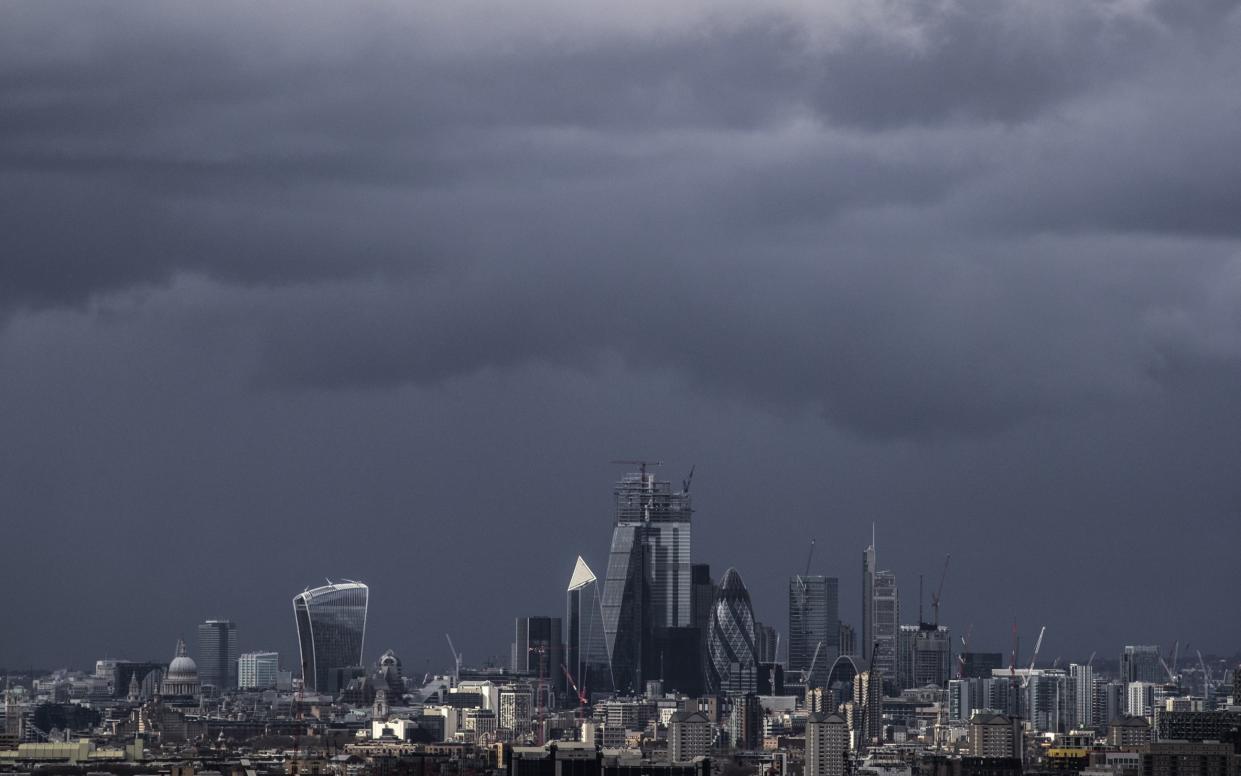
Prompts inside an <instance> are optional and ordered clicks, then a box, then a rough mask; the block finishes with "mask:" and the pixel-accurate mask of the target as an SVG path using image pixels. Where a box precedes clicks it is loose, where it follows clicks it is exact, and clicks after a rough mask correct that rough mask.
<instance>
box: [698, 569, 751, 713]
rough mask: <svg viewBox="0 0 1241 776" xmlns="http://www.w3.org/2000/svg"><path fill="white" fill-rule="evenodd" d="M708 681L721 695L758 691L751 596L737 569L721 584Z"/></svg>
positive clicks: (709, 640) (709, 639)
mask: <svg viewBox="0 0 1241 776" xmlns="http://www.w3.org/2000/svg"><path fill="white" fill-rule="evenodd" d="M707 679H708V682H709V684H710V686H711V689H712V690H713V691H714V692H716V693H719V694H721V695H745V694H746V693H752V692H755V691H756V690H757V689H758V650H757V647H756V646H755V641H754V610H753V607H752V606H751V605H750V593H749V591H748V590H746V589H745V583H744V582H742V581H741V575H740V574H738V573H737V570H736V569H731V568H730V569H729V570H728V571H727V572H726V573H725V574H724V578H723V579H722V580H720V588H719V591H718V592H717V593H716V596H715V608H714V609H713V610H712V611H711V626H710V633H709V635H708V636H707Z"/></svg>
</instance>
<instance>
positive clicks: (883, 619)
mask: <svg viewBox="0 0 1241 776" xmlns="http://www.w3.org/2000/svg"><path fill="white" fill-rule="evenodd" d="M871 577H872V580H873V582H872V586H871V591H872V593H871V617H870V627H871V634H870V642H871V644H870V649H871V650H872V652H873V654H871V655H870V669H871V670H872V671H878V672H880V673H882V674H883V678H884V681H886V682H888V683H889V684H892V683H894V682H895V681H896V638H897V633H898V632H899V630H900V624H899V623H900V616H901V605H900V598H899V594H898V592H897V588H896V575H895V574H893V573H892V572H891V571H876V572H874V574H872V575H871Z"/></svg>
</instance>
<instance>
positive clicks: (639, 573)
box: [603, 465, 693, 692]
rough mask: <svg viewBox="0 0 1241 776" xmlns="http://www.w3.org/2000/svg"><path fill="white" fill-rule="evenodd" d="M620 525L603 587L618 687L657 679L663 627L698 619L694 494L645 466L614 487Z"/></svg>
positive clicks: (630, 689)
mask: <svg viewBox="0 0 1241 776" xmlns="http://www.w3.org/2000/svg"><path fill="white" fill-rule="evenodd" d="M613 495H614V496H615V503H616V523H615V527H614V528H613V531H612V549H611V552H610V554H609V556H608V571H607V581H606V582H605V585H604V590H603V632H604V637H605V639H606V641H607V645H608V655H609V657H610V659H611V662H612V673H613V676H614V678H615V680H616V690H617V692H639V691H640V690H641V689H642V687H643V683H644V681H645V679H647V678H658V676H659V673H660V668H659V665H658V662H659V661H658V659H657V657H658V656H657V654H656V650H655V636H656V632H657V631H663V630H666V629H668V628H686V627H690V626H691V625H692V622H691V618H692V614H693V608H692V606H691V581H692V574H691V570H690V515H691V513H692V510H691V508H690V500H689V494H688V493H686V492H684V491H679V492H673V490H672V484H671V483H669V482H663V481H658V480H656V479H655V475H654V474H650V473H648V472H647V471H646V467H645V465H643V468H642V471H641V472H636V473H633V474H627V475H625V476H624V477H622V478H621V481H620V482H618V483H617V484H616V488H615V489H614V490H613Z"/></svg>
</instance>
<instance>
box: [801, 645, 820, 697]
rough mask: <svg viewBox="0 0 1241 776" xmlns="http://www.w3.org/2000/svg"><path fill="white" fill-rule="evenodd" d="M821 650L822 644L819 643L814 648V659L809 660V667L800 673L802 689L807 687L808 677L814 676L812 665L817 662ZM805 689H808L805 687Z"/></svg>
mask: <svg viewBox="0 0 1241 776" xmlns="http://www.w3.org/2000/svg"><path fill="white" fill-rule="evenodd" d="M821 649H823V642H821V641H820V642H819V643H818V644H817V645H816V646H815V648H814V657H812V658H810V667H809V668H807V669H806V670H804V671H802V672H801V683H802V686H803V687H807V683H808V682H809V681H810V677H811V676H812V675H813V674H814V665H815V663H818V662H819V650H821ZM807 689H809V688H808V687H807Z"/></svg>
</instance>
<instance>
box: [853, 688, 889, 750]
mask: <svg viewBox="0 0 1241 776" xmlns="http://www.w3.org/2000/svg"><path fill="white" fill-rule="evenodd" d="M853 708H854V713H855V715H856V732H857V734H858V735H857V744H858V749H859V750H865V749H868V748H869V747H870V746H871V745H873V744H881V743H883V677H882V676H881V675H880V674H877V673H875V672H873V671H862V672H860V673H859V674H858V675H857V676H855V677H853Z"/></svg>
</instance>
